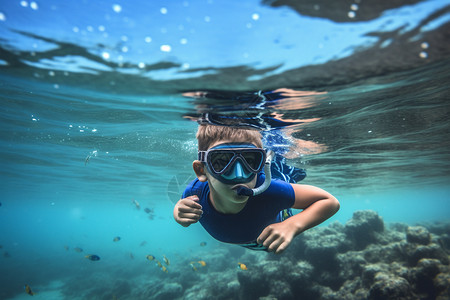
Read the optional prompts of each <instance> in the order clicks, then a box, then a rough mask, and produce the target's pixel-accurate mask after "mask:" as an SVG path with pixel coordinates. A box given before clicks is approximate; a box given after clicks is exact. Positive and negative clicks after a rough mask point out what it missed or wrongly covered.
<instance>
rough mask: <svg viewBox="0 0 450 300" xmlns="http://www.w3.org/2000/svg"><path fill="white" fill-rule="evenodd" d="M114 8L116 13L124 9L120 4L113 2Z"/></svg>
mask: <svg viewBox="0 0 450 300" xmlns="http://www.w3.org/2000/svg"><path fill="white" fill-rule="evenodd" d="M112 8H113V10H114V11H115V12H116V13H120V12H121V11H122V6H120V5H119V4H113V6H112Z"/></svg>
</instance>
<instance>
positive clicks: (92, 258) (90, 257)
mask: <svg viewBox="0 0 450 300" xmlns="http://www.w3.org/2000/svg"><path fill="white" fill-rule="evenodd" d="M85 258H87V259H89V260H92V261H97V260H100V256H98V255H95V254H89V255H86V256H85Z"/></svg>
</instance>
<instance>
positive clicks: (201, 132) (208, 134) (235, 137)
mask: <svg viewBox="0 0 450 300" xmlns="http://www.w3.org/2000/svg"><path fill="white" fill-rule="evenodd" d="M197 140H198V150H199V151H206V150H208V149H209V147H210V146H211V145H212V144H214V143H216V142H218V141H220V140H230V141H238V142H241V141H245V142H247V143H251V144H254V145H255V146H256V147H259V148H262V141H261V133H260V132H259V131H258V130H251V129H243V128H237V127H229V126H216V125H200V126H199V127H198V131H197Z"/></svg>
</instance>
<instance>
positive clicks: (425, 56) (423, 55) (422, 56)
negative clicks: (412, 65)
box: [419, 51, 428, 58]
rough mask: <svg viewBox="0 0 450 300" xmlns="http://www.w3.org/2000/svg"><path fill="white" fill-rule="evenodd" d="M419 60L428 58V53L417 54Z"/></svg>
mask: <svg viewBox="0 0 450 300" xmlns="http://www.w3.org/2000/svg"><path fill="white" fill-rule="evenodd" d="M419 56H420V58H428V53H426V52H425V51H422V52H420V53H419Z"/></svg>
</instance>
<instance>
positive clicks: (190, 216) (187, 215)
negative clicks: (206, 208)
mask: <svg viewBox="0 0 450 300" xmlns="http://www.w3.org/2000/svg"><path fill="white" fill-rule="evenodd" d="M200 217H201V214H200V215H199V214H193V213H180V219H190V220H193V219H195V220H198V219H200Z"/></svg>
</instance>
